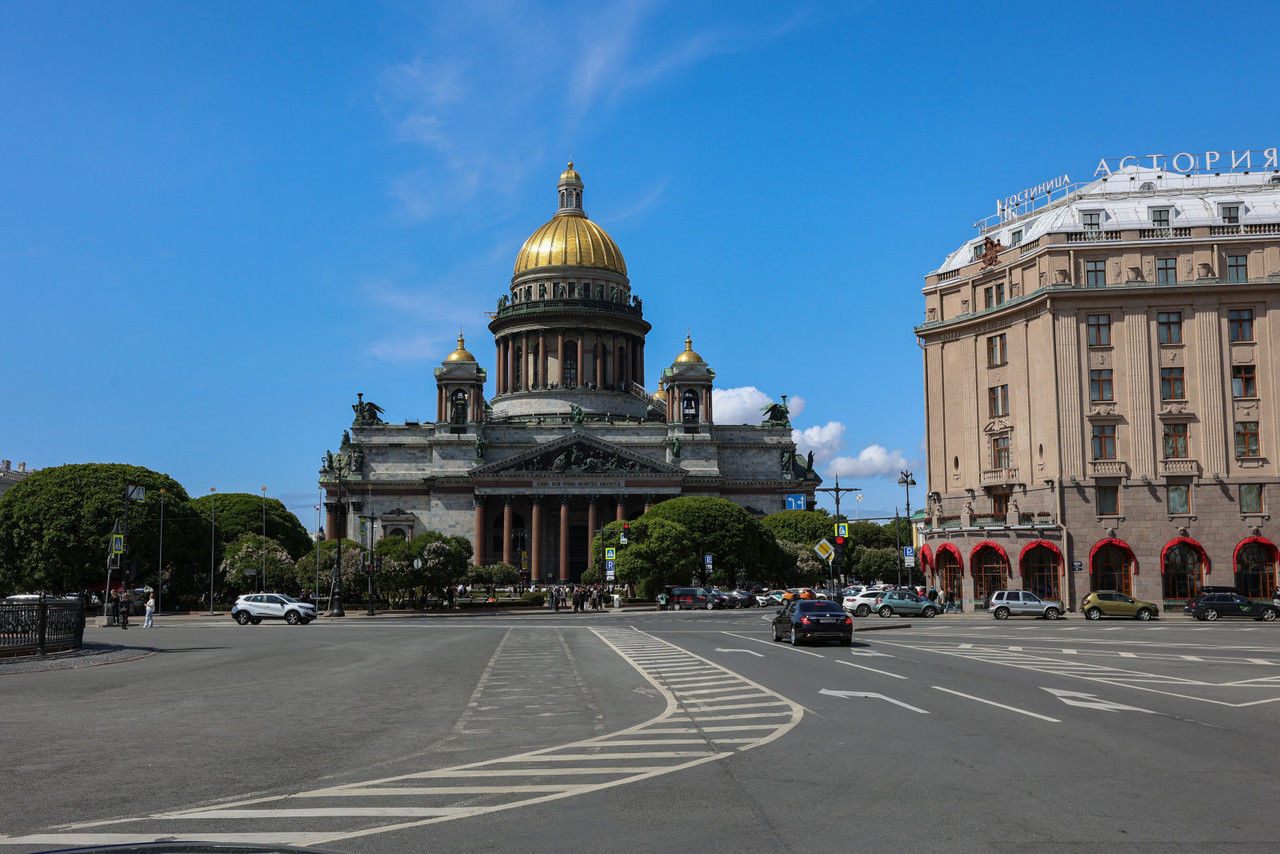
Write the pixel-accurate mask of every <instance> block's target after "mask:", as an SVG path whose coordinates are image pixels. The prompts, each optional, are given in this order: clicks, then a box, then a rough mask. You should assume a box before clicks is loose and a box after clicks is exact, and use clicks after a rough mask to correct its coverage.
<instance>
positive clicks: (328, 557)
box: [294, 539, 366, 598]
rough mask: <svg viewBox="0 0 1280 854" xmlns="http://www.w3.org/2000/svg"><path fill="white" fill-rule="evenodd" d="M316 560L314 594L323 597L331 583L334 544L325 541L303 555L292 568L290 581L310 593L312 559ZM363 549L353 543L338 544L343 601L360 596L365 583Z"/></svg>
mask: <svg viewBox="0 0 1280 854" xmlns="http://www.w3.org/2000/svg"><path fill="white" fill-rule="evenodd" d="M317 556H319V560H320V589H319V590H317V591H316V595H319V596H327V595H329V590H330V587H331V584H332V578H333V567H334V564H335V563H336V562H337V559H338V541H337V540H325V541H324V542H322V543H320V545H319V548H315V549H312V550H311V552H310V553H309V554H306V555H303V556H302V557H301V558H300V559H299V560H298V562H297V564H296V565H295V566H294V578H295V579H296V580H297V583H298V586H299V587H300V588H302V589H304V590H310V589H311V588H312V587H314V586H315V583H316V558H317ZM365 560H366V559H365V549H364V546H362V545H360V544H359V543H357V542H355V541H354V540H346V539H344V540H343V541H342V572H341V575H340V577H341V579H342V595H343V597H344V598H346V597H349V596H351V595H353V594H356V593H359V594H361V595H363V593H364V590H365V586H366V582H365V575H364V568H365Z"/></svg>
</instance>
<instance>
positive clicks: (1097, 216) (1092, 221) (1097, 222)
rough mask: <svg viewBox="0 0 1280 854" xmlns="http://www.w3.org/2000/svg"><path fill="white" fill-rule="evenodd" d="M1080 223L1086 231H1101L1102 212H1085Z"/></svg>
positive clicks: (1081, 215)
mask: <svg viewBox="0 0 1280 854" xmlns="http://www.w3.org/2000/svg"><path fill="white" fill-rule="evenodd" d="M1080 222H1081V224H1082V225H1083V226H1084V230H1085V231H1099V230H1101V228H1102V211H1084V212H1082V213H1081V214H1080Z"/></svg>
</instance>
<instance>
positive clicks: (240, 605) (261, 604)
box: [231, 593, 316, 626]
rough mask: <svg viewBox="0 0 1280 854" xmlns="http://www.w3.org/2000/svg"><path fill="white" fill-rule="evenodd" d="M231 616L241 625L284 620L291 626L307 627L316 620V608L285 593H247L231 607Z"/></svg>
mask: <svg viewBox="0 0 1280 854" xmlns="http://www.w3.org/2000/svg"><path fill="white" fill-rule="evenodd" d="M231 616H232V617H234V618H235V621H236V622H237V623H239V624H240V625H242V626H243V625H247V624H248V623H253V624H254V625H255V626H256V625H258V623H261V622H262V621H263V620H284V621H285V622H286V623H288V624H289V625H291V626H296V625H298V624H299V623H301V624H302V625H304V626H305V625H306V624H307V623H309V622H311V621H312V620H314V619H315V618H316V606H315V605H312V604H311V603H310V602H299V601H298V600H297V599H294V598H292V597H290V596H286V595H284V594H283V593H246V594H245V595H244V596H241V597H240V598H239V599H237V600H236V604H234V605H232V606H231Z"/></svg>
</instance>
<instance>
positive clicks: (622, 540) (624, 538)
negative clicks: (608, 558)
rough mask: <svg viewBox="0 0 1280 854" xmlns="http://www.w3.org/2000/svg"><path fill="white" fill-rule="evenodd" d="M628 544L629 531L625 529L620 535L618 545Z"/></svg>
mask: <svg viewBox="0 0 1280 854" xmlns="http://www.w3.org/2000/svg"><path fill="white" fill-rule="evenodd" d="M626 544H627V532H626V531H623V532H622V533H621V534H619V535H618V545H620V546H625V545H626Z"/></svg>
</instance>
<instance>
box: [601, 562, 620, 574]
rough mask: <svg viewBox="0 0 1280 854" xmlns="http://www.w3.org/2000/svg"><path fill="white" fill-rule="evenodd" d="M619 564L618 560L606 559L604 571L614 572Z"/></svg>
mask: <svg viewBox="0 0 1280 854" xmlns="http://www.w3.org/2000/svg"><path fill="white" fill-rule="evenodd" d="M617 565H618V564H617V562H616V561H612V560H606V561H605V562H604V571H605V572H613V570H614V569H615V568H616V567H617Z"/></svg>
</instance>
